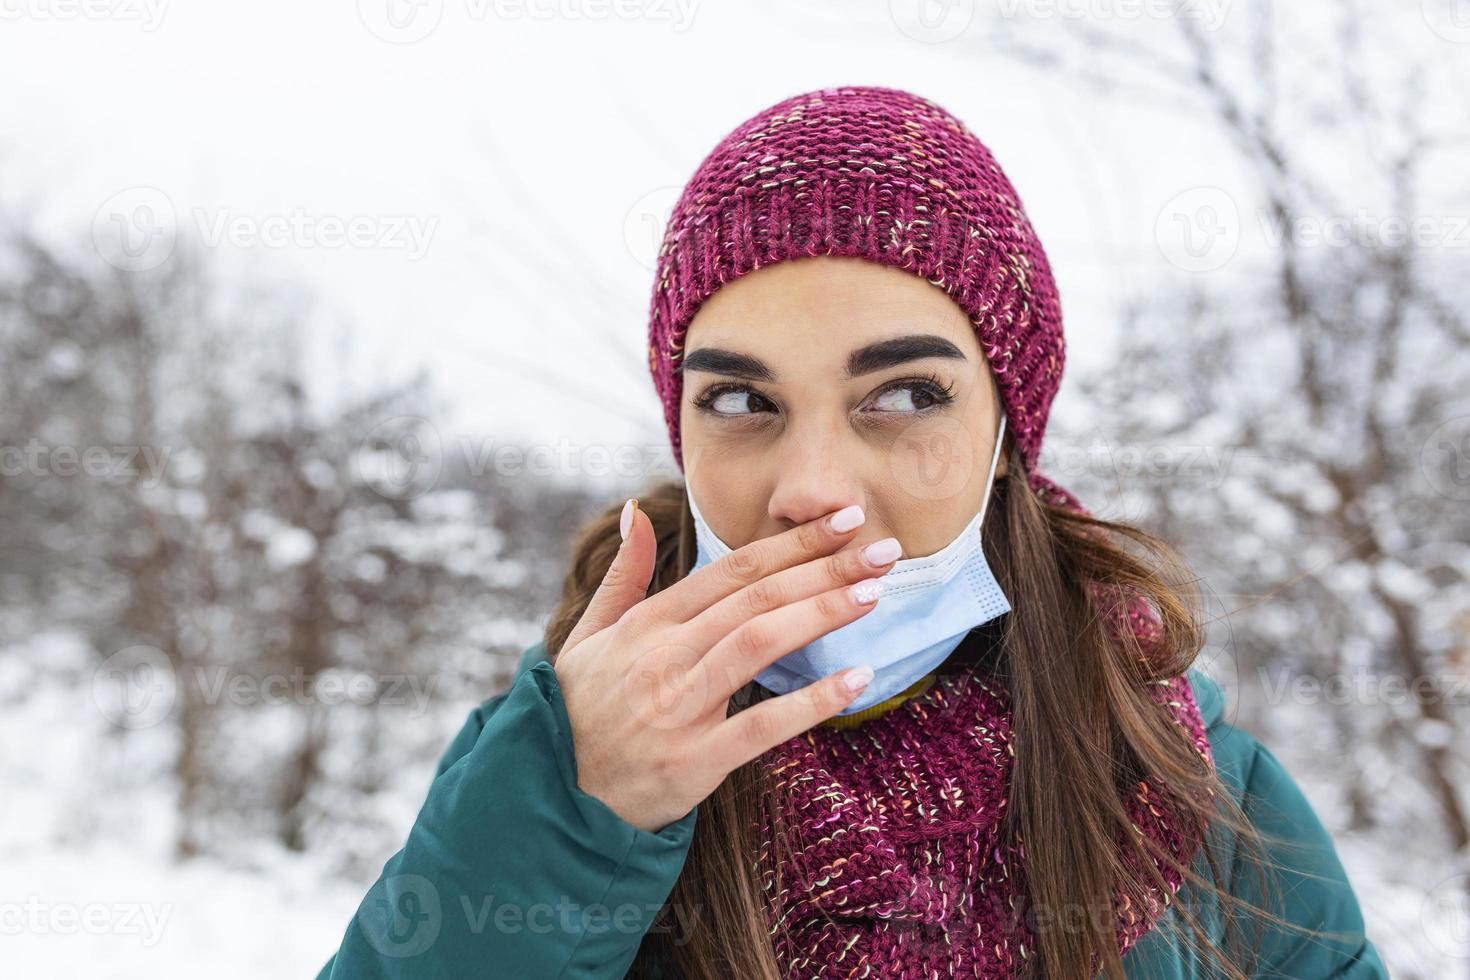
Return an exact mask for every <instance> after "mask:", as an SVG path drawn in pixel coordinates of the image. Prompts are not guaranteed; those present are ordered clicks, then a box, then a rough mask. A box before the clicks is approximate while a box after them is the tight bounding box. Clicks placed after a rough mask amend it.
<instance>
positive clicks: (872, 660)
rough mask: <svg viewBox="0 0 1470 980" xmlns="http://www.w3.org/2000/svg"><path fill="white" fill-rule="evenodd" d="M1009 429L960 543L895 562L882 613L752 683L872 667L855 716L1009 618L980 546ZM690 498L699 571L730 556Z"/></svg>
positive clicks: (785, 687) (807, 679) (783, 688)
mask: <svg viewBox="0 0 1470 980" xmlns="http://www.w3.org/2000/svg"><path fill="white" fill-rule="evenodd" d="M1005 430H1006V419H1005V415H1003V414H1002V415H1001V418H1000V428H999V432H998V433H997V434H996V437H995V449H994V450H993V452H992V453H991V457H990V471H989V472H988V473H987V474H986V476H985V493H984V495H983V496H982V497H981V500H980V510H979V512H978V513H977V514H976V515H975V516H974V517H972V518H970V522H969V523H968V524H966V525H965V529H964V530H963V531H961V532H960V533H959V536H958V537H956V538H955V539H954V540H953V541H951V542H950V543H949V544H947V545H945V546H944V547H943V548H941V549H940V550H939V551H936V552H935V553H934V554H932V555H925V556H924V557H922V558H903V559H900V560H899V561H897V562H895V563H894V565H893V568H892V569H890V570H889V571H888V573H887V574H885V575H884V576H882V579H881V581H882V582H883V595H882V597H881V598H879V600H878V604H877V606H875V607H874V608H873V609H872V610H870V611H869V612H868V613H866V614H865V615H863V616H862V617H861V618H859V619H856V620H854V621H853V622H851V623H848V624H847V625H845V626H841V627H838V628H837V629H835V630H833V631H832V632H830V633H827V634H825V635H823V636H819V637H817V638H816V639H815V640H813V641H812V642H810V643H808V644H807V645H806V646H804V647H801V648H800V649H798V650H793V651H791V652H790V653H788V654H786V655H785V656H784V657H782V658H781V659H780V660H777V661H776V662H775V663H773V664H771V665H770V666H769V667H766V668H765V669H764V670H762V671H761V672H760V673H759V674H757V675H756V678H755V679H756V681H758V682H759V683H760V684H761V686H763V687H765V688H766V689H768V690H770V691H773V692H775V693H777V694H784V693H786V692H788V691H794V690H796V689H797V688H801V687H805V686H806V685H808V684H810V683H812V682H813V681H816V680H820V679H821V678H823V677H826V676H827V675H828V674H831V673H833V672H835V671H838V670H842V669H843V668H845V667H858V666H862V665H863V664H867V665H869V666H871V667H872V668H873V671H874V676H873V680H872V681H871V682H870V683H869V684H868V686H867V688H865V689H864V690H863V693H862V694H860V695H859V696H858V698H857V700H855V701H853V703H852V704H850V705H848V706H847V707H846V708H844V709H843V710H842V711H841V712H840V713H841V714H844V715H848V714H852V713H854V712H857V711H862V710H863V709H864V708H868V707H871V706H873V705H874V704H877V703H878V702H879V701H883V700H885V699H887V698H891V697H893V696H895V695H897V694H900V693H902V692H903V691H904V690H906V689H907V688H909V687H910V686H912V685H913V684H914V683H915V682H916V681H918V680H919V679H920V678H922V677H923V676H924V675H925V674H927V673H929V672H930V671H931V670H933V669H934V668H935V667H937V666H939V665H940V664H941V663H943V662H944V660H945V658H946V657H948V656H949V655H950V654H951V653H953V652H954V650H955V648H956V647H958V646H959V645H960V641H961V640H963V639H964V638H965V634H966V633H968V632H969V631H970V630H972V629H974V628H975V627H976V626H980V625H983V624H985V623H988V622H990V621H991V620H993V619H995V618H997V617H999V616H1002V615H1004V614H1005V613H1008V612H1010V611H1011V604H1010V602H1009V601H1008V600H1007V599H1006V597H1005V593H1003V592H1001V590H1000V585H999V584H998V583H997V582H996V581H995V575H994V573H992V572H991V570H990V564H989V563H988V562H987V561H986V560H985V552H984V550H983V549H982V548H981V547H980V525H981V524H982V523H983V522H984V519H985V507H986V504H988V503H989V502H990V490H991V485H992V483H993V481H994V479H995V464H996V462H997V461H998V460H999V459H1000V444H1001V437H1002V436H1004V435H1005ZM688 496H689V509H690V511H691V512H692V513H693V515H694V527H695V532H696V534H695V536H696V538H697V540H698V549H697V552H698V555H697V558H696V560H695V563H694V567H695V568H696V569H698V568H701V567H703V566H705V565H708V564H710V563H711V562H714V561H717V560H719V559H720V558H723V557H724V556H725V555H728V554H729V553H730V552H731V551H732V550H733V549H731V548H730V546H729V545H727V544H725V543H724V542H723V541H721V540H720V539H719V538H718V537H717V536H716V535H715V532H714V531H713V530H712V529H711V528H710V526H709V525H708V524H707V523H705V520H704V518H703V517H702V516H701V515H700V513H699V507H698V506H697V505H696V504H695V503H694V495H693V494H692V493H691V494H689V495H688Z"/></svg>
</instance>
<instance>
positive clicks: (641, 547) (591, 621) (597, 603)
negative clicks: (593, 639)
mask: <svg viewBox="0 0 1470 980" xmlns="http://www.w3.org/2000/svg"><path fill="white" fill-rule="evenodd" d="M619 520H620V521H622V522H624V523H626V524H627V526H628V533H627V536H626V537H624V538H623V541H622V544H621V545H619V546H618V553H617V554H616V555H614V556H613V560H612V564H611V565H609V566H608V568H607V572H606V574H604V575H603V577H602V584H601V585H599V586H598V587H597V592H596V593H594V594H593V596H592V601H591V602H589V603H588V604H587V609H586V611H585V612H583V613H582V618H581V619H580V620H578V621H577V625H576V626H574V627H573V628H572V632H571V634H570V635H569V636H568V637H567V641H566V642H565V643H563V644H562V649H563V650H570V649H572V647H574V646H576V645H577V644H578V643H580V642H582V641H583V640H585V639H586V638H587V637H589V636H591V635H592V634H594V633H597V632H600V631H601V630H604V629H606V628H607V627H609V626H611V625H612V624H613V623H616V622H617V621H618V620H619V619H621V618H622V615H623V613H625V612H627V611H628V610H629V609H631V608H633V607H634V606H636V605H637V604H638V603H640V602H642V601H643V600H644V599H645V598H647V596H648V583H649V582H650V581H652V580H653V569H654V559H655V558H656V557H657V551H658V540H657V538H656V537H655V535H654V533H653V523H652V522H651V521H650V520H649V519H648V515H647V514H645V513H643V511H642V510H640V509H639V508H638V500H637V499H636V498H634V499H630V500H629V501H628V502H627V503H626V504H624V505H623V510H622V512H621V514H620V515H619Z"/></svg>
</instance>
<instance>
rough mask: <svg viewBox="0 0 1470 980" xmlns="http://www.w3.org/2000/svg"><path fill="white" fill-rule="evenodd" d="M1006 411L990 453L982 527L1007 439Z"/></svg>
mask: <svg viewBox="0 0 1470 980" xmlns="http://www.w3.org/2000/svg"><path fill="white" fill-rule="evenodd" d="M1005 434H1006V413H1005V412H1001V413H1000V428H999V429H998V430H996V433H995V448H994V449H993V450H991V453H990V472H989V473H986V474H985V499H984V500H982V501H981V502H980V524H979V526H980V527H984V526H985V508H987V507H989V506H990V487H991V483H992V481H994V479H995V464H996V463H999V462H1000V445H1001V443H1002V442H1003V441H1004V440H1005Z"/></svg>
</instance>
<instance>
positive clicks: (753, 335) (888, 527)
mask: <svg viewBox="0 0 1470 980" xmlns="http://www.w3.org/2000/svg"><path fill="white" fill-rule="evenodd" d="M683 372H684V394H683V404H682V406H681V408H680V421H679V432H680V436H681V438H682V440H683V450H684V472H685V478H686V481H687V483H688V486H689V488H690V492H691V493H692V494H693V495H694V498H695V500H696V501H698V503H699V510H700V513H701V514H703V516H704V518H705V520H707V521H708V522H709V524H710V526H711V527H712V528H713V529H714V532H715V534H717V535H718V536H719V537H720V539H721V540H722V541H724V542H725V543H726V544H728V545H729V546H730V547H731V548H739V547H742V546H743V545H746V544H749V543H750V542H752V541H756V540H759V539H760V538H764V537H768V536H770V535H773V534H779V533H780V532H782V531H785V530H788V529H789V528H792V527H795V526H796V525H798V524H802V523H805V522H806V521H809V520H813V519H814V518H817V517H820V516H821V515H823V514H826V513H828V512H829V511H834V510H839V509H841V508H842V507H846V506H848V505H849V504H859V505H861V506H862V508H863V510H864V511H865V512H866V514H867V521H866V523H865V524H864V525H863V528H862V530H861V532H859V534H858V537H857V538H856V539H855V540H854V541H853V542H852V543H851V544H850V545H849V546H848V547H860V546H862V545H864V544H867V543H868V542H870V541H876V540H878V539H879V538H885V537H890V536H891V537H896V538H898V540H899V542H900V543H901V544H902V545H903V557H905V558H917V557H922V556H924V555H929V554H932V553H934V552H935V551H938V550H939V549H940V548H942V547H944V546H945V545H946V544H948V543H949V542H950V541H951V540H953V539H954V537H955V536H956V535H958V534H959V533H960V531H962V530H963V529H964V527H965V525H966V524H967V523H969V521H970V519H971V518H972V517H974V516H975V514H976V513H977V512H978V511H979V509H980V505H981V495H982V493H983V492H984V489H985V477H986V472H987V469H988V467H989V465H990V456H991V450H992V448H993V447H994V445H995V434H996V427H997V425H998V424H999V421H1000V414H999V413H1000V403H999V400H998V398H997V397H996V391H995V386H994V383H993V382H992V380H991V375H990V371H989V367H988V365H987V364H986V362H985V360H984V355H983V354H982V353H981V352H980V347H979V344H978V342H977V341H976V338H975V331H974V328H973V327H972V326H971V325H970V322H969V320H968V318H967V317H966V315H965V313H964V311H963V310H961V309H960V307H959V306H958V305H957V304H956V303H955V302H954V301H953V300H951V299H950V298H949V297H948V296H947V295H945V293H944V292H943V291H942V290H941V289H939V288H938V287H936V286H934V285H932V284H931V283H929V282H926V281H925V280H924V279H922V278H921V277H919V276H916V275H914V274H913V273H911V272H907V271H904V270H901V269H893V268H889V267H886V266H883V265H879V264H878V263H876V262H872V261H869V260H866V259H857V258H846V257H836V256H818V257H815V258H803V259H792V260H787V261H783V262H777V263H775V264H773V265H768V266H765V267H764V268H761V269H757V270H756V271H754V272H751V273H748V274H746V275H744V276H742V277H740V278H739V279H736V280H734V281H733V282H731V283H729V284H727V285H725V286H722V287H721V288H720V289H719V290H717V291H716V292H715V293H714V294H713V295H712V296H711V297H710V298H709V299H708V300H706V301H705V303H704V305H703V306H702V307H700V309H699V312H698V313H697V314H696V315H695V317H694V319H693V321H692V322H691V323H690V325H689V330H688V335H687V336H686V338H685V341H684V361H683ZM1005 471H1006V460H1005V458H1004V456H1002V458H1001V460H1000V462H999V463H997V465H996V477H997V479H998V478H999V477H1000V475H1002V474H1003V473H1005Z"/></svg>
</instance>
